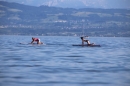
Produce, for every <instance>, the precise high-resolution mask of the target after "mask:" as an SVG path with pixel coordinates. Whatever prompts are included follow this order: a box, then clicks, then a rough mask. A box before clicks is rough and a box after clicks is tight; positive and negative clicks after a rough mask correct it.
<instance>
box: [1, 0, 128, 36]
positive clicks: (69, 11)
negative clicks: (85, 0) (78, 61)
mask: <svg viewBox="0 0 130 86" xmlns="http://www.w3.org/2000/svg"><path fill="white" fill-rule="evenodd" d="M4 34H6V35H7V34H8V35H10V34H13V35H14V34H15V35H83V34H84V35H89V36H129V37H130V10H129V9H99V8H97V9H96V8H82V9H74V8H60V7H49V6H39V7H35V6H28V5H22V4H18V3H9V2H4V1H0V35H4Z"/></svg>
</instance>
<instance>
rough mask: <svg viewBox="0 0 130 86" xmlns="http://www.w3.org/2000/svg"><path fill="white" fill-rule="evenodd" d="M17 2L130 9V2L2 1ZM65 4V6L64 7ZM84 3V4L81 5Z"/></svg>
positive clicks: (126, 0)
mask: <svg viewBox="0 0 130 86" xmlns="http://www.w3.org/2000/svg"><path fill="white" fill-rule="evenodd" d="M0 1H9V2H17V3H21V4H26V5H33V6H40V5H45V4H46V5H50V6H51V5H52V6H61V7H62V6H66V7H67V5H68V7H69V5H70V4H71V7H73V6H74V5H76V6H81V5H84V6H87V7H94V8H130V0H0ZM63 3H64V5H63ZM81 3H82V4H81Z"/></svg>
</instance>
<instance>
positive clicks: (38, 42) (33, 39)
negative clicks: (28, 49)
mask: <svg viewBox="0 0 130 86" xmlns="http://www.w3.org/2000/svg"><path fill="white" fill-rule="evenodd" d="M33 42H37V44H43V43H42V42H40V39H39V38H33V37H32V42H31V44H33Z"/></svg>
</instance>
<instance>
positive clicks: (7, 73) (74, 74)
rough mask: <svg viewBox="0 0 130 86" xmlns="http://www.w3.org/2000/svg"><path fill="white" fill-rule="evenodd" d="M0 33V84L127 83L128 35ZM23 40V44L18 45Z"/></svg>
mask: <svg viewBox="0 0 130 86" xmlns="http://www.w3.org/2000/svg"><path fill="white" fill-rule="evenodd" d="M31 37H32V36H0V47H1V48H0V86H130V53H129V52H130V38H125V37H90V38H89V40H90V42H94V43H95V44H100V45H101V47H81V46H72V44H80V43H81V40H80V38H79V37H67V36H65V37H64V36H54V37H53V36H34V37H39V38H40V39H41V41H42V42H44V43H45V44H46V45H31V44H28V43H30V42H31ZM20 43H23V44H20Z"/></svg>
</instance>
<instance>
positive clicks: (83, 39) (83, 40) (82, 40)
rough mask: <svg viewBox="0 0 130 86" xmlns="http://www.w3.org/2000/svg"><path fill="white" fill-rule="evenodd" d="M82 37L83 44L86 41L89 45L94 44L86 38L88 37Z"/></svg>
mask: <svg viewBox="0 0 130 86" xmlns="http://www.w3.org/2000/svg"><path fill="white" fill-rule="evenodd" d="M80 38H81V40H82V45H84V42H87V45H93V44H94V43H92V44H91V43H90V41H89V40H86V39H84V37H80Z"/></svg>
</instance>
